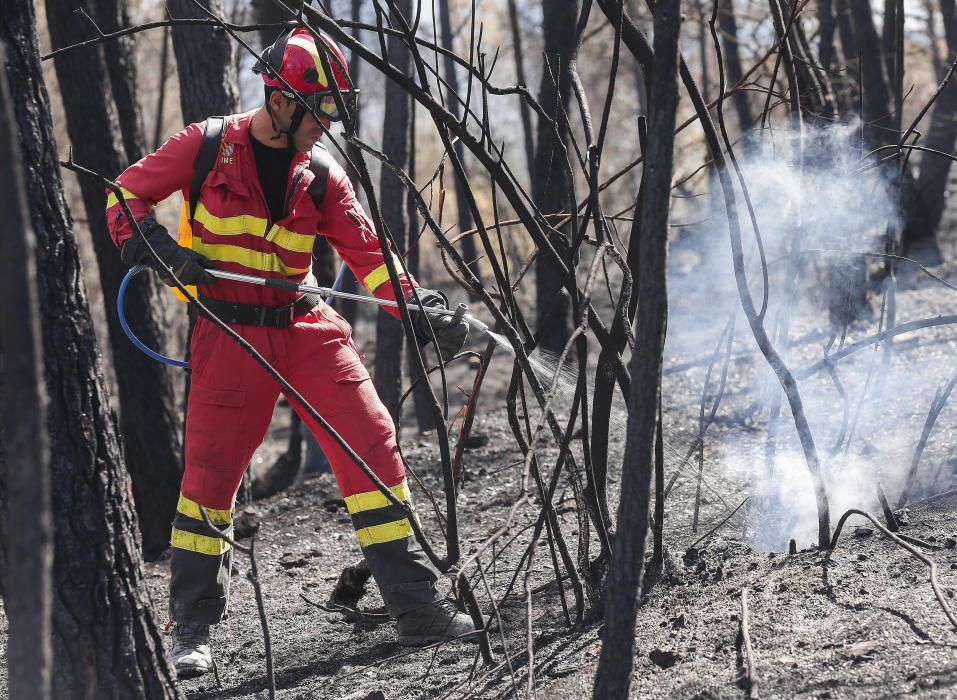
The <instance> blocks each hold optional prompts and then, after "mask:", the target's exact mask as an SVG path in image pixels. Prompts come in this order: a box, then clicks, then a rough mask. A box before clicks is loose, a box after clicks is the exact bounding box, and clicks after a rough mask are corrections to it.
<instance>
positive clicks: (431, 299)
mask: <svg viewBox="0 0 957 700" xmlns="http://www.w3.org/2000/svg"><path fill="white" fill-rule="evenodd" d="M415 291H416V292H417V293H418V295H419V303H421V304H422V306H427V307H429V308H433V309H448V308H449V300H448V299H447V298H446V296H445V295H444V294H443V293H442V292H437V291H435V290H434V289H423V288H422V287H419V288H418V289H416V290H415ZM406 303H407V304H415V303H416V300H415V293H412V294H409V298H408V299H406ZM409 312H410V314H411V316H412V326H413V327H414V328H415V335H416V337H418V339H419V342H420V343H423V344H424V343H427V342H429V341H430V340H433V336H432V332H431V331H430V330H429V322H431V324H432V331H435V337H434V340H435V347H436V348H437V349H438V351H439V355H440V356H441V358H442V359H443V360H444V361H448V360H451V359H452V358H453V357H455V354H456V353H457V352H458V351H459V350H461V349H462V346H464V345H465V339H466V338H468V335H469V324H468V323H467V322H466V321H465V320H464V319H459V320H457V321H456V320H455V319H453V318H452V316H450V315H443V316H440V315H438V314H430V313H427V312H425V311H417V310H414V309H410V310H409Z"/></svg>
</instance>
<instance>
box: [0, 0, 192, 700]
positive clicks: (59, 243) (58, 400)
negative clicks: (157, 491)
mask: <svg viewBox="0 0 957 700" xmlns="http://www.w3.org/2000/svg"><path fill="white" fill-rule="evenodd" d="M35 21H36V20H35V16H34V12H33V3H32V2H30V0H7V1H6V2H4V3H3V4H2V5H0V40H2V41H4V42H6V43H7V45H8V46H9V47H10V49H9V54H8V55H7V63H6V70H7V78H8V80H9V83H10V88H11V93H12V95H13V104H14V105H15V110H16V111H15V116H16V120H17V129H16V133H17V134H18V135H19V143H18V147H19V150H20V153H21V158H22V160H23V162H24V163H29V164H31V167H30V168H29V169H28V170H27V172H26V175H27V181H26V189H27V197H28V200H29V201H30V202H31V219H32V220H31V223H32V226H33V230H34V232H35V233H36V237H37V284H38V289H39V294H38V297H39V300H40V320H41V329H42V341H43V356H44V376H45V381H46V387H47V392H48V394H49V396H50V403H49V408H48V415H47V426H48V430H49V434H50V444H51V446H52V454H51V474H50V476H51V483H52V485H53V492H52V504H53V524H54V546H55V550H54V577H55V580H56V582H57V585H56V588H55V589H54V599H53V658H54V675H53V695H54V697H56V698H91V697H95V698H173V697H182V696H181V695H180V694H179V692H178V691H177V690H176V687H175V685H174V674H173V670H172V668H171V666H170V663H169V657H168V656H167V655H166V654H165V653H164V651H163V640H162V634H161V631H160V629H159V626H158V625H157V624H156V620H155V619H154V617H153V614H152V609H151V604H150V600H149V597H148V596H147V594H146V589H145V586H144V581H143V571H142V560H141V558H140V553H139V546H138V542H137V534H136V532H137V526H136V513H135V511H134V510H133V503H132V500H131V499H130V497H129V489H130V484H129V479H128V476H127V474H126V470H125V468H124V465H123V455H122V453H121V451H120V444H119V440H118V438H117V425H116V420H115V417H114V415H113V412H112V411H111V409H110V406H109V403H108V401H107V394H106V389H105V387H104V385H103V372H102V369H101V367H100V363H99V356H98V354H97V348H96V341H95V338H94V335H93V322H92V319H91V318H90V311H89V307H88V306H87V302H86V294H85V292H84V289H83V282H82V277H81V274H80V261H79V257H78V254H77V248H76V240H75V238H74V236H73V231H72V227H71V222H70V218H69V214H68V213H67V209H66V201H65V200H64V196H63V182H62V180H61V178H60V167H59V164H58V161H57V147H56V143H55V142H54V138H53V124H52V121H51V117H50V113H49V111H48V109H47V105H49V104H50V98H49V95H48V94H47V91H46V88H45V87H44V84H43V79H42V73H41V70H40V54H39V50H38V46H37V37H36V29H35ZM74 60H76V58H75V57H74Z"/></svg>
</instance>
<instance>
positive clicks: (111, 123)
mask: <svg viewBox="0 0 957 700" xmlns="http://www.w3.org/2000/svg"><path fill="white" fill-rule="evenodd" d="M73 8H74V6H73V5H72V4H70V3H63V2H60V1H59V0H48V1H47V3H46V12H47V25H48V26H49V29H50V37H51V40H52V43H53V46H54V48H56V47H61V46H67V45H69V44H73V43H77V42H79V41H82V40H85V39H89V38H91V37H92V36H93V32H92V30H91V29H89V28H88V25H87V24H85V23H83V22H80V21H79V20H78V18H77V15H76V14H75V13H74V11H73ZM86 9H87V11H88V12H92V11H93V8H92V7H90V6H89V4H88V3H87V6H86ZM106 43H109V42H106ZM104 45H105V44H96V45H92V46H89V47H86V48H84V49H79V50H77V51H75V52H73V53H68V54H64V55H62V56H59V57H57V58H56V59H54V65H55V68H56V74H57V82H58V83H59V87H60V94H61V96H62V98H63V105H64V109H65V112H66V120H67V132H68V134H69V136H70V142H71V146H72V148H73V157H74V159H75V160H76V162H77V163H79V164H80V165H83V166H84V167H87V168H90V169H91V170H94V171H96V172H98V173H101V174H103V175H106V176H107V177H115V176H116V175H117V174H118V173H119V172H121V171H122V170H123V169H124V168H125V167H126V166H127V165H128V159H127V152H126V149H125V148H124V145H123V138H122V134H121V130H120V124H119V120H118V118H117V113H116V109H115V108H114V103H113V100H112V98H111V83H110V80H109V74H108V72H107V69H106V64H105V61H104V58H103V52H102V49H101V48H100V47H101V46H104ZM136 140H137V143H138V145H139V147H141V146H142V134H141V133H140V135H139V136H138V137H137V139H136ZM134 147H136V146H134ZM79 184H80V190H81V193H82V195H83V204H84V208H85V209H86V214H87V219H88V221H89V226H90V233H91V237H92V239H93V246H94V250H95V251H96V259H97V263H98V265H99V268H100V285H101V287H102V288H103V296H104V298H105V299H106V313H107V321H108V328H109V335H110V347H111V348H112V351H113V352H112V356H113V365H114V368H115V370H116V377H117V384H118V386H119V403H120V427H121V431H122V435H123V446H124V449H125V454H126V465H127V468H128V469H129V471H130V475H131V476H132V480H133V496H134V499H135V501H136V506H137V513H138V515H139V522H140V528H141V530H142V533H143V554H144V556H145V557H146V559H147V560H153V559H156V558H157V557H159V555H160V554H162V552H163V551H164V550H166V548H167V547H168V546H169V538H170V528H171V523H172V520H173V515H174V514H175V512H176V499H177V496H178V493H179V478H180V473H181V460H182V457H181V455H182V442H181V437H180V429H179V426H180V418H179V412H178V410H177V406H176V392H175V388H174V384H173V382H174V375H173V372H172V370H171V369H170V368H168V367H166V366H164V365H162V364H160V363H158V362H156V361H155V360H152V359H150V358H149V357H147V356H146V355H144V354H143V353H142V352H140V351H139V350H138V349H137V348H136V347H135V346H134V345H133V344H132V343H131V342H130V341H129V339H128V338H127V337H126V335H125V333H124V332H123V329H122V327H121V326H120V320H119V316H118V314H117V309H116V304H115V303H114V300H115V299H116V298H117V294H118V293H119V288H120V283H121V282H122V281H123V277H124V275H126V272H127V268H126V265H124V264H123V262H122V261H121V260H120V255H119V251H117V249H116V246H115V245H113V241H112V240H110V237H109V235H108V234H107V230H106V229H107V223H106V192H105V191H104V189H103V186H102V184H100V183H99V182H96V181H95V180H93V179H91V178H81V179H80V181H79ZM164 290H165V287H164V286H163V284H162V283H160V281H159V279H158V278H157V277H156V276H155V275H152V274H144V275H141V276H140V277H139V278H138V279H137V280H136V281H135V282H134V283H133V284H131V285H130V286H129V287H128V288H127V293H126V300H125V311H126V314H127V318H128V319H129V323H130V326H131V328H132V329H133V332H134V333H135V334H136V336H137V337H138V338H139V339H140V340H142V341H143V342H144V343H146V345H147V346H149V347H151V348H155V349H157V350H159V351H160V352H163V351H164V350H165V349H166V346H167V340H166V338H167V336H168V329H167V326H166V323H165V320H164V318H163V313H162V309H163V303H164V296H165V295H166V292H165V291H164Z"/></svg>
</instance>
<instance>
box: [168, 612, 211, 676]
mask: <svg viewBox="0 0 957 700" xmlns="http://www.w3.org/2000/svg"><path fill="white" fill-rule="evenodd" d="M170 655H171V656H172V657H173V666H174V667H175V668H176V677H177V678H180V679H182V678H195V677H196V676H201V675H203V674H204V673H206V672H207V671H208V670H209V669H210V668H212V666H213V655H212V652H211V651H210V648H209V625H190V624H185V623H181V624H178V625H176V626H175V627H173V651H172V652H170Z"/></svg>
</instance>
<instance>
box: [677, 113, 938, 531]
mask: <svg viewBox="0 0 957 700" xmlns="http://www.w3.org/2000/svg"><path fill="white" fill-rule="evenodd" d="M763 133H764V136H763V138H762V139H761V140H760V141H759V142H756V143H753V144H752V145H751V148H750V149H748V150H745V149H743V148H741V147H738V148H737V149H736V152H737V154H738V156H739V162H740V166H741V170H742V172H743V177H744V181H745V183H746V185H747V189H748V192H749V194H750V197H751V202H752V204H753V207H754V212H755V218H756V220H757V224H758V229H759V230H760V234H761V238H762V240H763V243H764V249H765V254H766V257H767V260H768V263H769V299H768V311H767V314H766V316H765V319H764V325H765V327H766V328H767V330H768V333H769V335H770V336H771V338H772V340H773V341H774V342H775V345H776V347H777V349H778V351H779V352H782V354H784V356H785V358H786V360H787V362H788V364H789V366H790V367H791V369H792V370H799V369H801V368H803V367H805V366H807V365H810V364H811V363H813V362H815V361H817V360H820V359H821V358H822V357H823V347H824V346H825V344H826V343H827V342H828V340H829V339H831V338H834V345H833V347H832V350H831V351H832V352H833V351H835V350H837V348H838V346H839V344H840V335H839V334H838V335H837V336H835V335H834V334H835V333H837V332H838V331H839V330H840V329H835V328H833V327H832V325H831V322H830V319H829V315H828V303H829V301H830V300H831V296H832V295H834V294H837V295H843V294H844V291H845V289H846V286H847V285H849V284H855V285H856V284H860V283H861V281H860V279H859V277H858V276H859V275H860V274H861V272H860V271H861V269H862V267H861V265H862V262H861V261H862V258H861V257H860V256H859V255H858V254H860V253H864V252H871V253H877V252H882V251H883V236H884V233H885V230H886V229H887V227H888V226H891V227H896V226H897V225H898V215H897V209H896V206H895V203H896V192H895V191H894V190H893V189H892V188H891V187H890V186H889V185H888V180H887V173H888V171H887V170H886V169H878V168H869V167H868V165H869V164H870V163H869V162H862V159H861V152H860V138H859V133H860V131H859V125H855V124H849V125H835V126H829V127H826V128H807V129H806V130H805V134H804V143H803V150H802V149H801V148H800V147H799V146H801V144H800V143H798V141H797V138H796V136H795V134H793V133H790V132H782V131H780V130H775V131H773V132H768V131H765V132H763ZM801 153H803V158H800V159H799V154H801ZM890 167H894V166H890ZM732 178H733V179H734V180H735V183H736V184H735V187H736V199H737V205H738V214H739V220H740V221H741V226H742V239H743V243H744V250H745V252H746V257H747V263H748V266H747V270H748V280H749V287H750V289H751V293H752V296H753V298H754V303H755V306H756V307H758V308H760V307H761V302H762V282H761V275H760V266H759V259H758V255H757V249H756V246H755V245H754V241H755V238H754V233H753V229H752V227H751V224H750V219H749V215H748V211H747V208H746V205H745V201H744V197H743V196H742V191H741V189H740V186H739V185H738V184H737V177H736V176H735V175H734V173H732ZM713 182H714V186H715V187H717V183H716V181H713ZM682 201H686V200H682ZM699 201H700V198H699ZM723 206H724V204H723V201H722V200H721V197H720V190H719V191H718V195H717V196H716V197H713V198H712V204H711V207H712V209H711V211H710V212H706V216H705V218H706V222H705V223H704V224H699V225H697V226H696V227H695V230H694V234H695V235H693V236H687V237H679V240H678V241H677V242H676V243H675V244H674V245H673V248H672V251H673V256H672V270H671V271H670V275H669V285H670V290H669V303H670V315H669V328H668V349H667V356H669V357H670V356H677V357H681V358H689V357H698V358H702V357H707V356H709V355H710V354H711V353H712V352H713V351H714V346H715V343H716V341H717V339H718V337H719V334H720V332H721V329H722V328H723V327H724V325H725V323H726V322H727V320H728V319H729V317H730V316H731V315H732V314H738V315H739V318H738V322H737V324H736V329H737V330H736V335H735V343H734V348H733V353H734V355H735V357H736V361H735V362H734V363H733V364H732V377H731V379H730V380H729V383H730V384H731V386H733V387H734V388H735V389H736V391H737V392H738V393H739V394H740V390H741V388H742V385H743V386H746V387H747V397H746V398H747V401H749V402H751V405H752V406H754V405H755V404H757V405H758V407H759V410H758V411H757V412H756V413H754V414H753V415H754V420H755V423H756V424H757V425H758V426H760V428H761V429H762V431H761V432H758V433H756V432H753V431H752V432H751V433H750V435H749V436H746V437H745V439H743V440H741V441H740V443H736V445H737V444H741V445H745V447H737V446H735V445H727V444H723V445H722V456H721V457H720V458H719V463H718V464H711V465H708V466H707V467H706V471H711V472H712V473H714V472H715V471H718V470H720V471H721V472H722V473H723V475H725V476H727V477H728V478H730V479H731V480H733V481H735V482H736V483H744V484H748V485H749V487H750V492H751V499H750V501H749V505H748V521H747V522H748V524H747V527H746V532H747V534H748V536H749V538H751V539H752V541H753V543H754V544H755V545H756V546H760V547H762V548H769V549H783V548H784V547H786V546H787V542H788V540H789V539H790V538H792V537H793V538H795V539H796V540H797V541H798V544H799V545H800V546H806V545H808V544H811V543H813V542H816V539H817V537H816V534H817V508H816V504H815V500H814V492H813V489H812V483H811V479H810V474H809V472H808V468H807V465H806V462H805V459H804V454H803V452H802V449H801V445H800V442H799V440H798V437H797V435H796V433H795V430H794V427H793V425H794V424H793V419H792V417H791V413H790V410H789V408H788V405H787V402H786V401H783V402H782V403H781V413H780V419H779V426H780V427H779V432H778V435H777V438H776V447H775V449H774V450H773V451H771V452H766V451H765V448H766V442H767V435H766V427H767V424H768V420H769V415H770V412H771V411H770V407H771V406H772V405H773V404H774V402H775V400H779V399H780V397H781V389H780V386H779V384H778V381H777V379H776V378H775V377H774V376H773V374H772V373H771V371H770V369H769V368H768V367H767V364H766V362H765V361H764V359H763V357H762V356H761V354H760V352H759V350H758V348H757V346H756V344H755V342H754V340H753V337H752V334H751V331H750V329H749V327H748V324H747V322H746V321H745V320H744V319H743V317H741V316H740V313H741V312H740V308H741V304H740V300H739V297H738V292H737V289H736V287H735V282H734V274H733V268H732V264H731V263H732V261H731V252H730V245H729V238H728V226H727V219H726V217H725V214H724V211H723ZM686 209H687V207H682V206H681V204H680V203H679V205H678V206H677V207H676V208H675V213H674V215H673V216H672V220H673V222H677V223H679V224H680V222H681V220H682V218H685V219H686V220H694V219H696V218H697V219H701V218H702V216H701V213H700V212H693V211H685V210H686ZM795 253H802V254H801V255H800V256H795ZM877 262H878V261H877V259H876V258H871V259H870V260H869V264H870V267H871V268H872V269H875V268H876V263H877ZM875 288H878V287H875ZM875 297H876V302H874V299H875ZM838 298H841V297H838ZM870 298H871V301H872V303H874V304H876V305H875V308H874V309H873V318H872V319H870V320H866V321H862V322H859V323H856V324H854V325H853V326H852V327H851V329H850V330H849V335H848V337H847V342H853V341H855V340H859V339H861V338H863V337H865V336H869V335H871V334H873V333H875V332H876V331H877V318H878V316H879V308H880V306H879V305H880V297H879V295H875V294H874V293H873V291H872V293H871V294H870ZM898 306H899V308H898V320H897V322H898V323H900V322H901V321H906V320H911V319H913V318H915V317H919V316H920V315H921V313H916V314H915V312H913V311H909V310H908V308H907V306H906V303H905V300H904V298H903V297H901V296H899V297H898ZM785 320H786V323H787V327H788V332H787V338H788V340H789V341H790V343H791V345H792V347H790V348H788V347H787V346H786V345H785V344H784V343H782V342H781V341H780V338H778V336H777V334H776V330H775V329H776V328H777V327H778V324H780V323H782V322H784V321H785ZM942 333H944V334H946V333H947V331H942ZM951 335H952V333H951ZM922 337H926V336H922ZM903 345H904V344H901V343H900V341H898V349H897V350H896V352H895V354H894V356H893V360H892V362H891V363H890V364H889V365H888V366H884V365H883V364H882V359H881V358H882V356H883V355H882V353H883V351H880V352H879V353H875V352H874V351H873V350H872V349H870V350H867V351H864V352H860V353H857V354H856V355H854V356H852V357H851V358H848V359H847V360H845V361H843V362H841V363H840V364H839V365H838V366H837V372H838V375H839V378H840V381H841V383H842V385H843V388H844V389H845V391H846V393H847V397H848V401H847V405H846V406H845V403H844V402H843V401H842V399H841V396H840V394H839V392H838V391H837V390H836V388H835V384H834V383H833V382H832V381H831V379H830V378H829V376H828V374H827V372H819V373H818V374H816V375H814V376H812V377H810V378H808V379H806V380H802V381H800V382H799V388H800V392H801V396H802V399H803V401H804V405H805V412H806V415H807V417H808V420H809V422H810V425H811V431H812V434H813V436H814V438H815V441H816V447H817V453H818V456H819V458H820V461H821V463H822V469H823V471H824V475H825V480H826V483H827V487H828V492H829V496H830V499H831V504H830V505H831V514H832V525H833V524H834V523H835V522H836V519H837V517H838V516H839V515H840V514H841V513H842V512H843V511H844V510H845V509H846V508H848V507H852V506H854V507H859V508H865V509H874V508H875V507H876V506H877V484H878V482H879V483H880V484H881V485H882V486H883V488H884V489H885V491H886V492H887V494H888V497H889V498H890V499H891V502H892V503H893V502H894V500H895V498H896V496H897V495H898V494H899V493H900V491H901V488H902V485H903V484H902V482H903V479H904V475H905V474H906V472H907V469H908V467H909V466H910V462H911V457H912V455H913V449H914V445H915V443H916V441H917V438H918V437H919V436H920V432H921V429H922V427H923V422H924V417H925V415H926V412H927V408H928V406H929V405H930V402H931V399H932V398H933V396H934V392H935V390H936V388H937V386H938V385H939V384H940V383H941V382H942V381H946V379H947V378H949V374H950V373H951V372H952V371H953V369H952V367H951V366H950V364H951V363H947V364H945V363H939V364H936V365H934V366H932V367H927V366H923V365H915V364H914V362H913V361H912V358H908V356H907V353H906V350H905V351H902V350H901V349H900V348H901V347H902V346H903ZM745 358H747V360H749V361H742V360H743V359H745ZM718 371H719V368H716V370H715V372H716V373H717V372H718ZM703 376H704V374H703V369H702V370H701V377H702V378H703ZM714 381H715V377H714V376H713V377H712V383H714ZM696 386H697V389H699V390H700V388H701V383H700V382H699V383H698V384H697V385H696ZM737 401H738V402H739V403H738V404H737V410H739V411H740V410H741V405H740V404H741V398H740V397H738V398H737ZM726 402H730V400H729V399H726ZM728 410H729V409H728V407H727V405H725V406H723V407H722V409H721V410H720V411H719V413H721V412H724V413H725V415H727V411H728ZM845 411H846V412H847V416H848V417H847V420H845ZM945 420H946V416H942V417H941V421H945ZM842 437H843V440H840V438H842ZM723 439H724V440H727V439H728V438H727V436H726V435H725V436H724V438H723ZM839 440H840V443H839ZM769 455H770V456H769ZM939 458H940V457H939V456H938V457H937V459H939ZM926 459H927V456H926V455H925V460H926ZM928 471H929V473H933V472H934V471H935V470H933V469H929V470H928ZM936 471H937V472H939V471H940V470H939V469H938V470H936Z"/></svg>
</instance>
